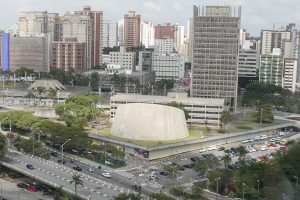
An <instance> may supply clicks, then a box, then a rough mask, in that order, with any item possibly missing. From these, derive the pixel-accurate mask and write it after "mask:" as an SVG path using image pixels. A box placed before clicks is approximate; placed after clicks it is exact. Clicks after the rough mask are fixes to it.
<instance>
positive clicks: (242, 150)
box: [236, 145, 247, 158]
mask: <svg viewBox="0 0 300 200" xmlns="http://www.w3.org/2000/svg"><path fill="white" fill-rule="evenodd" d="M236 150H237V153H238V155H239V156H240V157H241V158H245V156H246V154H247V151H246V148H245V147H244V146H242V145H241V146H238V147H237V148H236Z"/></svg>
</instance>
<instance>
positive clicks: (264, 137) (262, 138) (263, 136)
mask: <svg viewBox="0 0 300 200" xmlns="http://www.w3.org/2000/svg"><path fill="white" fill-rule="evenodd" d="M267 138H268V136H267V135H262V136H260V139H261V140H264V139H267Z"/></svg>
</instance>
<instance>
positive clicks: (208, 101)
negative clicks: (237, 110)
mask: <svg viewBox="0 0 300 200" xmlns="http://www.w3.org/2000/svg"><path fill="white" fill-rule="evenodd" d="M179 96H180V95H179ZM110 100H111V101H124V100H127V101H132V102H139V101H141V102H166V103H168V102H172V101H177V102H181V103H183V104H188V103H195V104H200V103H201V104H206V105H216V104H222V105H223V104H224V99H221V98H220V99H212V98H184V97H178V98H172V97H167V96H151V95H139V94H117V95H114V96H112V97H111V98H110Z"/></svg>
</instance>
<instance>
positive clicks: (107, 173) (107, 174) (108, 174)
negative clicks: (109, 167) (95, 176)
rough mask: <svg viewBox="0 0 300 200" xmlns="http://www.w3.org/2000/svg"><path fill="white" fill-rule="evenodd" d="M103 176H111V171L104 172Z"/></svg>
mask: <svg viewBox="0 0 300 200" xmlns="http://www.w3.org/2000/svg"><path fill="white" fill-rule="evenodd" d="M102 176H104V177H106V178H111V173H109V172H103V173H102Z"/></svg>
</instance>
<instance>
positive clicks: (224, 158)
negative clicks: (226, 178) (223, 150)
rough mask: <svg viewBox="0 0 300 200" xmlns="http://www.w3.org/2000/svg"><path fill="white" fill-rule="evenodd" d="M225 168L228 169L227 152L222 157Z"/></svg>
mask: <svg viewBox="0 0 300 200" xmlns="http://www.w3.org/2000/svg"><path fill="white" fill-rule="evenodd" d="M223 161H224V166H225V169H228V165H229V163H230V162H231V157H230V156H229V155H228V154H225V156H224V157H223Z"/></svg>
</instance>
